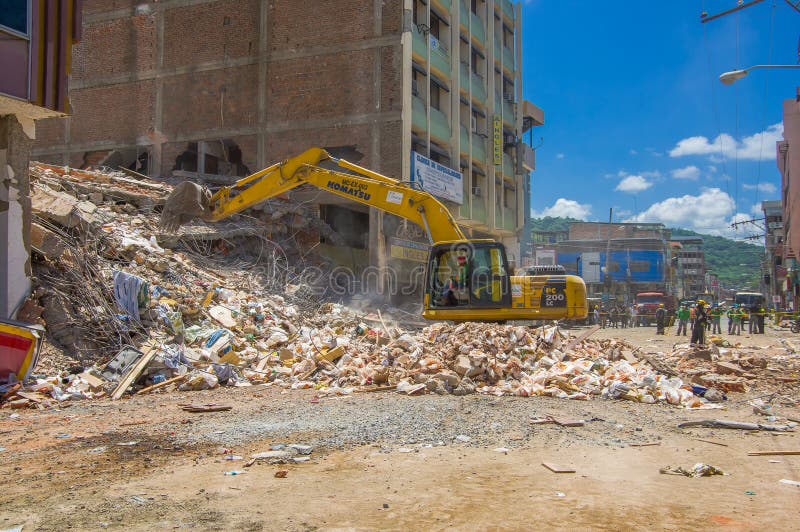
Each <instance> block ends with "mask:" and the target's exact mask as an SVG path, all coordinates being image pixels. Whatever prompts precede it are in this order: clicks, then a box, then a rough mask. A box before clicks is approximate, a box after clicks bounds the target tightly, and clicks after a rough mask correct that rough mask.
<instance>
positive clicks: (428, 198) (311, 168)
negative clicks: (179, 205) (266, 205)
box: [208, 148, 465, 243]
mask: <svg viewBox="0 0 800 532" xmlns="http://www.w3.org/2000/svg"><path fill="white" fill-rule="evenodd" d="M326 160H330V161H333V162H335V163H336V164H337V165H338V166H339V167H341V168H344V169H347V170H350V171H351V172H357V173H352V174H351V173H345V172H340V171H336V170H328V169H326V168H322V167H320V166H318V165H319V163H321V162H323V161H326ZM304 183H309V184H311V185H314V186H316V187H318V188H320V189H322V190H326V191H328V192H331V193H333V194H336V195H337V196H341V197H344V198H347V199H349V200H352V201H355V202H357V203H362V204H364V205H369V206H370V207H375V208H376V209H380V210H382V211H384V212H388V213H391V214H395V215H397V216H400V217H401V218H405V219H407V220H409V221H411V222H414V223H415V224H417V225H419V226H420V227H422V228H423V229H424V230H425V232H426V233H427V234H428V237H429V238H430V240H431V243H436V242H444V241H450V240H465V237H464V234H463V233H462V232H461V229H459V227H458V224H456V221H455V220H454V219H453V216H452V215H451V214H450V211H449V210H448V209H447V207H445V206H444V205H443V204H442V203H441V202H440V201H439V200H437V199H436V198H435V197H433V196H432V195H431V194H429V193H428V192H425V191H423V190H419V189H416V188H412V187H410V186H408V185H406V184H404V183H401V182H400V181H398V180H396V179H392V178H390V177H386V176H382V175H380V174H377V173H375V172H372V171H370V170H367V169H365V168H361V167H360V166H357V165H355V164H353V163H350V162H347V161H344V160H338V159H334V158H333V157H331V156H330V155H329V154H328V153H327V152H326V151H325V150H322V149H320V148H311V149H310V150H307V151H305V152H304V153H302V154H300V155H298V156H296V157H293V158H291V159H288V160H286V161H284V162H282V163H278V164H275V165H272V166H270V167H268V168H265V169H264V170H261V171H259V172H256V173H255V174H252V175H250V176H248V177H245V178H243V179H240V180H239V181H237V182H236V183H235V184H234V185H232V186H231V187H223V188H222V189H220V190H219V191H217V192H216V193H215V194H214V195H213V196H212V197H211V200H210V215H209V216H208V220H209V221H218V220H221V219H223V218H227V217H228V216H231V215H232V214H235V213H237V212H240V211H242V210H244V209H247V208H248V207H251V206H253V205H255V204H257V203H260V202H262V201H264V200H267V199H269V198H273V197H275V196H278V195H280V194H283V193H285V192H288V191H289V190H291V189H293V188H296V187H298V186H300V185H302V184H304ZM236 190H238V191H239V192H238V194H236V195H232V194H231V192H233V191H236Z"/></svg>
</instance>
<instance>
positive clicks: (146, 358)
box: [111, 344, 158, 401]
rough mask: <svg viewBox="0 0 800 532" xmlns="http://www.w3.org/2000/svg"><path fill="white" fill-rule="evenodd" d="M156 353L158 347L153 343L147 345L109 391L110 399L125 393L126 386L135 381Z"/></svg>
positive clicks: (117, 397)
mask: <svg viewBox="0 0 800 532" xmlns="http://www.w3.org/2000/svg"><path fill="white" fill-rule="evenodd" d="M157 353H158V349H157V347H156V346H154V345H152V344H151V345H149V346H148V347H147V350H146V351H145V353H144V355H142V357H141V358H140V359H139V360H138V362H136V364H134V365H133V367H131V369H130V370H129V371H128V373H126V374H125V375H124V376H123V377H122V378H121V379H120V381H119V384H118V385H117V387H116V388H114V391H113V392H111V399H113V400H115V401H116V400H117V399H119V398H120V397H122V395H123V394H124V393H125V390H127V389H128V386H130V385H131V384H133V383H134V382H136V379H138V378H139V376H140V375H141V374H142V372H143V371H144V370H145V369H146V368H147V366H148V364H150V362H151V361H152V360H153V359H154V358H155V356H156V354H157Z"/></svg>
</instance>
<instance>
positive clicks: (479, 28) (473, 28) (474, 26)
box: [469, 13, 486, 48]
mask: <svg viewBox="0 0 800 532" xmlns="http://www.w3.org/2000/svg"><path fill="white" fill-rule="evenodd" d="M469 22H470V27H469V31H470V32H471V33H472V38H473V39H475V40H476V41H477V42H478V43H479V44H480V45H481V48H483V47H485V46H486V30H485V29H483V21H482V20H481V19H480V17H478V15H476V14H475V13H470V14H469Z"/></svg>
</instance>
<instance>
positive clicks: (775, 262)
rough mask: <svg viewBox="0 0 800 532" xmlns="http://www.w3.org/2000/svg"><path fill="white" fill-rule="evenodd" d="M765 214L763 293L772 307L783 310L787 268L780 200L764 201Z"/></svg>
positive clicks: (762, 204)
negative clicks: (785, 264) (784, 258)
mask: <svg viewBox="0 0 800 532" xmlns="http://www.w3.org/2000/svg"><path fill="white" fill-rule="evenodd" d="M761 210H762V211H763V213H764V228H765V229H766V233H765V235H764V260H763V262H762V264H761V273H762V292H764V293H765V294H766V295H767V301H768V302H769V304H770V305H775V306H779V307H780V308H783V307H784V305H785V301H784V299H783V292H784V289H785V285H786V267H785V266H784V264H783V238H784V236H783V209H782V207H781V201H780V200H771V201H762V202H761Z"/></svg>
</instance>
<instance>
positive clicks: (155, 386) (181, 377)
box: [136, 374, 188, 395]
mask: <svg viewBox="0 0 800 532" xmlns="http://www.w3.org/2000/svg"><path fill="white" fill-rule="evenodd" d="M187 375H188V374H187ZM187 375H178V376H177V377H172V378H171V379H167V380H165V381H164V382H159V383H158V384H153V385H152V386H148V387H147V388H142V389H141V390H139V391H138V392H136V394H137V395H142V394H144V393H150V392H152V391H153V390H158V389H159V388H164V387H166V386H169V385H170V384H174V383H176V382H180V381H182V380H184V379H185V378H186V377H187Z"/></svg>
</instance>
